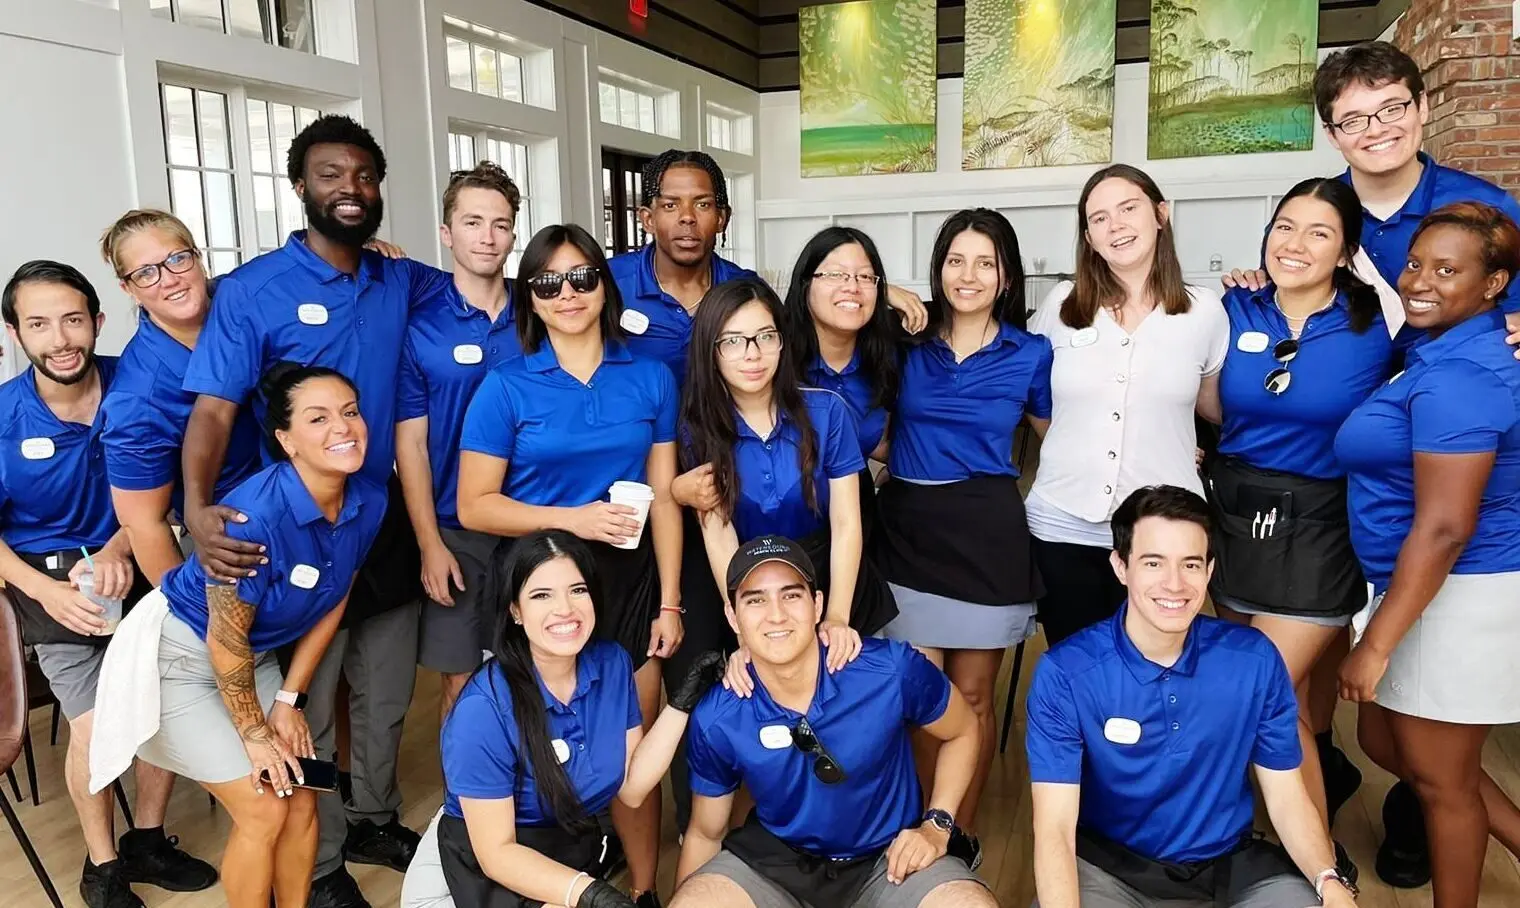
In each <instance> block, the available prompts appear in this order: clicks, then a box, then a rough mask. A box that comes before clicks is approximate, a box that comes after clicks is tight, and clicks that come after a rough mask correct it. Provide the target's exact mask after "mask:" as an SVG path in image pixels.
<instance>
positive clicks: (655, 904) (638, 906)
mask: <svg viewBox="0 0 1520 908" xmlns="http://www.w3.org/2000/svg"><path fill="white" fill-rule="evenodd" d="M633 905H634V908H661V906H660V896H659V893H657V892H655V891H654V890H653V889H649V890H646V891H645V892H643V893H640V895H639V897H638V898H636V899H634V900H633Z"/></svg>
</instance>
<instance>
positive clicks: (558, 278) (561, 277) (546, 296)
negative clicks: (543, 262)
mask: <svg viewBox="0 0 1520 908" xmlns="http://www.w3.org/2000/svg"><path fill="white" fill-rule="evenodd" d="M565 281H569V282H570V286H571V287H573V288H575V292H576V293H590V292H591V291H593V290H595V289H596V288H597V287H600V286H601V285H602V273H601V272H600V271H597V270H596V268H595V267H593V266H591V265H578V266H576V267H574V268H571V269H570V270H569V271H568V272H566V273H564V274H561V273H559V272H558V271H547V272H545V273H543V274H540V275H536V276H534V277H530V278H528V286H529V287H530V288H532V290H533V295H534V296H536V297H538V298H539V299H541V300H552V299H554V298H555V297H556V296H559V292H560V290H561V289H562V288H563V287H564V286H565Z"/></svg>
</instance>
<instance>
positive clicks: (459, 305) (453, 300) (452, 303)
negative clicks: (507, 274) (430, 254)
mask: <svg viewBox="0 0 1520 908" xmlns="http://www.w3.org/2000/svg"><path fill="white" fill-rule="evenodd" d="M503 283H504V284H506V286H507V304H506V305H505V306H503V307H502V309H501V314H500V315H498V316H497V317H496V322H495V324H507V323H508V322H510V321H512V317H513V316H512V282H511V281H506V280H504V281H503ZM444 298H445V299H447V300H448V310H449V311H450V312H452V313H453V314H454V315H455V316H456V317H458V318H459V319H461V320H464V319H471V318H477V317H479V316H482V315H484V314H485V311H484V310H482V309H476V308H475V307H474V306H472V305H470V301H469V300H467V299H465V298H464V294H463V293H460V292H459V288H458V287H456V286H454V282H453V281H450V282H449V286H448V291H447V292H446V293H445V294H444Z"/></svg>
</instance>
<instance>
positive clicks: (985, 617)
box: [881, 583, 1037, 649]
mask: <svg viewBox="0 0 1520 908" xmlns="http://www.w3.org/2000/svg"><path fill="white" fill-rule="evenodd" d="M888 585H889V586H890V587H891V589H892V596H893V598H895V599H896V600H897V617H896V618H893V619H892V620H891V621H890V622H888V623H887V626H886V627H884V628H882V629H881V636H883V637H887V638H888V639H891V640H902V641H904V642H906V643H911V644H913V645H914V646H927V647H931V648H933V649H1005V648H1007V647H1009V646H1013V645H1014V644H1016V643H1022V642H1024V641H1025V640H1028V639H1029V638H1030V637H1033V636H1034V632H1035V613H1036V611H1037V609H1036V607H1035V604H1034V603H1033V602H1026V603H1019V604H1015V605H982V604H980V603H976V602H964V601H962V600H959V599H951V598H950V597H948V596H938V595H935V594H934V593H926V592H924V591H922V590H914V589H909V588H908V587H905V586H899V585H898V584H896V583H892V584H888Z"/></svg>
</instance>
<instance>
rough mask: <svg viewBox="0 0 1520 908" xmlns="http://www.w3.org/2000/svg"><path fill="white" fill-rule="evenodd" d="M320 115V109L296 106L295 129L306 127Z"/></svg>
mask: <svg viewBox="0 0 1520 908" xmlns="http://www.w3.org/2000/svg"><path fill="white" fill-rule="evenodd" d="M320 116H322V111H320V110H312V109H311V108H310V107H297V108H296V129H298V130H300V129H305V128H306V127H308V126H310V125H311V124H313V123H315V122H316V121H317V117H320Z"/></svg>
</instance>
